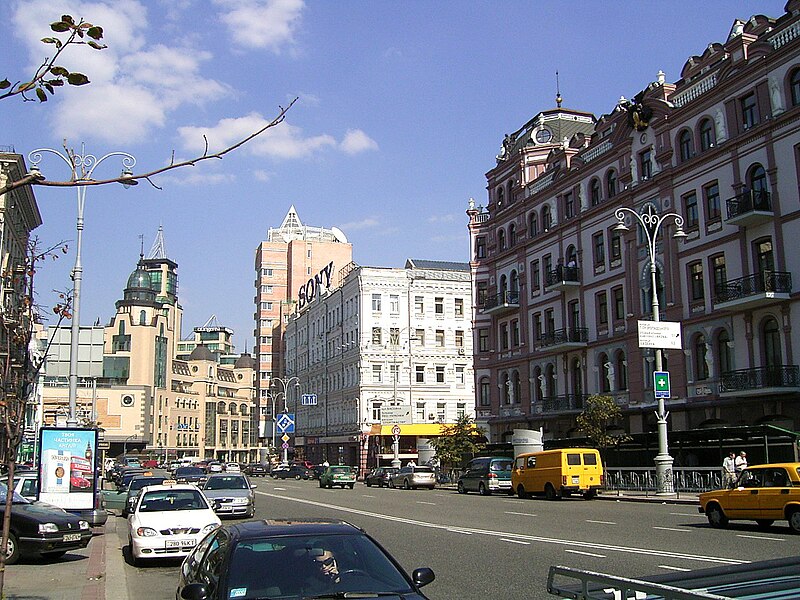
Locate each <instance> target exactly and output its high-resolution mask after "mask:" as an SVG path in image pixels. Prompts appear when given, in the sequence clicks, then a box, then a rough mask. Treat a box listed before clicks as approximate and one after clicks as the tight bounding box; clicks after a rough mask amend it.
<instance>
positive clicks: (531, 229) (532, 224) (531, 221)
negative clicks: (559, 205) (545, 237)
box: [528, 212, 539, 237]
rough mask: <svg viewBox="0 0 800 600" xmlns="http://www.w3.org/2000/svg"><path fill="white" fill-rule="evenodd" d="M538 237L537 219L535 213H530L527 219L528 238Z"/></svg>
mask: <svg viewBox="0 0 800 600" xmlns="http://www.w3.org/2000/svg"><path fill="white" fill-rule="evenodd" d="M535 235H539V219H538V218H537V217H536V213H535V212H532V213H531V214H530V216H529V217H528V237H533V236H535Z"/></svg>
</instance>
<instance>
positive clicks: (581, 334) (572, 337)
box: [538, 327, 589, 348]
mask: <svg viewBox="0 0 800 600" xmlns="http://www.w3.org/2000/svg"><path fill="white" fill-rule="evenodd" d="M588 341H589V330H588V329H587V328H586V327H565V328H564V329H556V330H555V331H545V332H544V333H543V334H542V335H541V336H540V337H539V344H538V345H539V347H541V348H546V347H547V346H558V345H560V344H585V343H587V342H588Z"/></svg>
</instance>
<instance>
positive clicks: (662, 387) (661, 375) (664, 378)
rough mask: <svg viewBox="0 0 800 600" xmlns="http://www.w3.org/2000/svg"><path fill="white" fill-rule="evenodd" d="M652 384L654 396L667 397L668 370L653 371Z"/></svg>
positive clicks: (668, 390) (668, 392)
mask: <svg viewBox="0 0 800 600" xmlns="http://www.w3.org/2000/svg"><path fill="white" fill-rule="evenodd" d="M653 385H654V388H653V389H654V390H655V392H656V398H669V397H670V389H669V372H668V371H656V372H655V373H653Z"/></svg>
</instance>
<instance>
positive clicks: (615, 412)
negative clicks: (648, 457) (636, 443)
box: [576, 394, 633, 454]
mask: <svg viewBox="0 0 800 600" xmlns="http://www.w3.org/2000/svg"><path fill="white" fill-rule="evenodd" d="M621 418H622V410H620V408H619V406H618V405H617V403H616V402H614V398H612V397H611V396H605V395H600V394H595V395H593V396H589V398H588V400H587V401H586V407H585V408H584V409H583V412H582V413H581V414H579V415H578V417H577V419H576V421H577V424H578V429H579V430H580V431H582V432H583V433H585V434H586V437H588V438H589V439H590V440H592V442H593V443H594V445H595V446H596V447H597V448H598V449H599V450H600V453H601V454H603V453H604V451H605V450H606V449H607V448H613V447H616V446H619V445H620V444H622V443H623V442H627V441H629V440H631V439H633V438H631V436H629V435H628V434H627V433H616V431H618V429H619V428H618V427H617V425H616V424H617V422H618V421H619V420H620V419H621ZM612 427H613V429H614V432H609V430H610V429H611V428H612Z"/></svg>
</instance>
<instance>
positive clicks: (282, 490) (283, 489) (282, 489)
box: [258, 487, 286, 494]
mask: <svg viewBox="0 0 800 600" xmlns="http://www.w3.org/2000/svg"><path fill="white" fill-rule="evenodd" d="M272 489H273V490H275V491H278V490H280V491H281V492H285V491H286V488H279V487H276V488H272ZM258 493H259V494H263V493H264V492H258Z"/></svg>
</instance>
